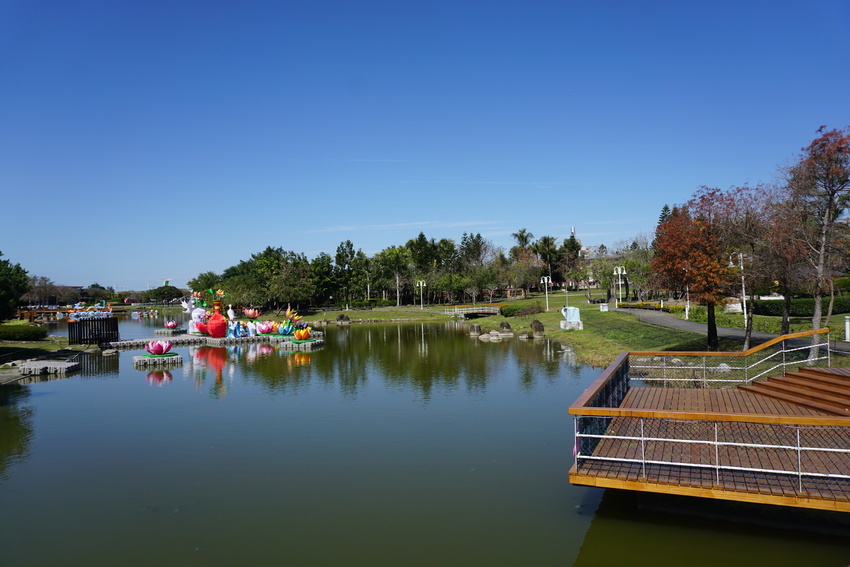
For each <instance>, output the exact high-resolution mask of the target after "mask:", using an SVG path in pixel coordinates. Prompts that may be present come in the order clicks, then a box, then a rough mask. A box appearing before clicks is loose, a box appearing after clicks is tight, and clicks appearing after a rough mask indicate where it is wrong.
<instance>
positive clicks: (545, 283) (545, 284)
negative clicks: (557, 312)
mask: <svg viewBox="0 0 850 567" xmlns="http://www.w3.org/2000/svg"><path fill="white" fill-rule="evenodd" d="M540 283H541V284H543V289H545V290H546V311H549V286H550V285H552V278H550V277H549V276H543V277H542V278H540Z"/></svg>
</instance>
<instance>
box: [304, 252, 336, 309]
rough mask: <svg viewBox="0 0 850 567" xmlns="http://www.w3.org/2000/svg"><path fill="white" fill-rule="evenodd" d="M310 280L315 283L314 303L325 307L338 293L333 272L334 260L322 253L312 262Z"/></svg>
mask: <svg viewBox="0 0 850 567" xmlns="http://www.w3.org/2000/svg"><path fill="white" fill-rule="evenodd" d="M310 280H311V281H312V282H313V293H314V297H313V302H314V303H315V304H317V305H325V304H327V303H328V302H329V301H330V300H331V297H332V296H333V294H334V293H335V291H336V280H335V279H334V272H333V258H331V257H330V255H329V254H327V253H326V252H322V253H321V254H319V255H318V256H316V257H315V258H313V261H312V262H310Z"/></svg>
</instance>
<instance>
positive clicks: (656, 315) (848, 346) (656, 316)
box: [613, 309, 850, 354]
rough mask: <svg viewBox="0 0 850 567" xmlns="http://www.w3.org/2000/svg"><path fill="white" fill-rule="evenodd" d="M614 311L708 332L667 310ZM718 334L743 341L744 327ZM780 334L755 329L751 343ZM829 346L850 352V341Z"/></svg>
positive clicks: (644, 320)
mask: <svg viewBox="0 0 850 567" xmlns="http://www.w3.org/2000/svg"><path fill="white" fill-rule="evenodd" d="M613 311H619V312H620V313H629V314H630V315H634V316H635V317H637V320H638V321H640V322H641V323H647V324H649V325H657V326H659V327H668V328H670V329H677V330H679V331H690V332H692V333H699V334H701V335H706V334H708V325H707V324H706V323H698V322H696V321H686V320H684V319H680V318H678V317H676V316H675V315H671V314H670V313H667V312H666V311H655V310H653V309H613ZM717 336H718V337H720V338H721V339H735V340H739V341H741V342H743V340H744V329H735V328H733V327H721V326H719V325H718V327H717ZM778 336H779V335H774V334H773V333H764V332H762V331H753V332H752V335H751V338H750V345H751V346H754V345H758V344H761V343H763V342H766V341H769V340H770V339H773V338H776V337H778ZM829 346H830V349H831V350H834V351H841V352H846V353H848V354H850V343H848V342H845V341H836V340H832V341H829Z"/></svg>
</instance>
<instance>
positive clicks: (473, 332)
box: [469, 323, 481, 337]
mask: <svg viewBox="0 0 850 567" xmlns="http://www.w3.org/2000/svg"><path fill="white" fill-rule="evenodd" d="M480 334H481V325H479V324H477V323H476V324H474V325H470V326H469V336H470V337H477V336H479V335H480Z"/></svg>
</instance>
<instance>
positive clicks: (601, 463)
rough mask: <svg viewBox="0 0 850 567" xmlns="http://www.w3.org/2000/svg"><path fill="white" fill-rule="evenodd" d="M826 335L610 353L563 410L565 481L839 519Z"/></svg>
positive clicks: (845, 504)
mask: <svg viewBox="0 0 850 567" xmlns="http://www.w3.org/2000/svg"><path fill="white" fill-rule="evenodd" d="M827 332H828V331H827V330H826V329H822V330H819V331H808V332H805V333H796V334H793V335H785V336H782V337H779V338H777V339H774V340H773V341H769V342H768V343H765V344H764V345H760V346H759V347H756V348H753V349H750V350H748V351H746V352H743V353H696V352H692V353H676V352H626V353H623V354H621V355H620V356H619V357H618V358H617V359H616V360H615V361H614V362H613V363H612V364H611V365H610V366H609V367H608V368H607V369H606V370H605V371H604V372H603V373H602V374H601V375H600V377H599V378H598V379H597V380H596V381H595V382H594V383H593V384H592V385H591V386H590V387H589V388H588V389H587V390H586V391H585V392H584V393H583V394H582V395H581V396H580V397H579V398H578V399H577V400H576V401H575V402H574V403H573V405H572V406H571V407H570V409H569V413H570V414H571V415H573V417H574V422H575V432H576V444H575V448H574V453H575V459H576V460H575V464H574V465H573V467H572V468H571V470H570V473H569V475H570V482H572V483H573V484H579V485H587V486H597V487H603V488H618V489H626V490H635V491H644V492H657V493H665V494H678V495H685V496H695V497H702V498H717V499H724V500H737V501H742V502H754V503H763V504H776V505H784V506H794V507H801V508H813V509H821V510H834V511H843V512H850V369H848V368H842V367H831V365H832V364H833V363H834V362H836V360H834V359H835V356H836V353H833V352H830V349H829V341H828V337H827V336H826V333H827ZM839 360H840V362H841V363H843V364H845V365H848V364H850V360H848V359H846V358H845V357H842V358H841V359H839ZM816 365H826V367H816ZM771 384H772V385H771ZM777 384H778V385H779V386H777Z"/></svg>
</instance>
